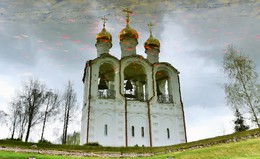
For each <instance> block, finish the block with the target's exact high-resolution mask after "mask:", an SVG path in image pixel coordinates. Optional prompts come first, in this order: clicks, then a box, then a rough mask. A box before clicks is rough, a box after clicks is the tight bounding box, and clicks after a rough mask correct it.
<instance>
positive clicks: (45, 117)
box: [41, 104, 49, 141]
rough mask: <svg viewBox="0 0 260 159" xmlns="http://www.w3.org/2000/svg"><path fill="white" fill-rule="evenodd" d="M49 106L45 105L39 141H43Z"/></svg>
mask: <svg viewBox="0 0 260 159" xmlns="http://www.w3.org/2000/svg"><path fill="white" fill-rule="evenodd" d="M48 107H49V104H47V106H46V109H45V113H44V119H43V124H42V135H41V141H43V134H44V128H45V123H46V120H47V111H48Z"/></svg>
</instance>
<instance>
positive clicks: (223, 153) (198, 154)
mask: <svg viewBox="0 0 260 159" xmlns="http://www.w3.org/2000/svg"><path fill="white" fill-rule="evenodd" d="M29 156H35V157H36V158H37V159H81V158H82V159H83V158H85V157H80V158H79V157H68V156H50V155H41V154H31V153H15V152H8V151H0V159H26V158H27V157H29ZM167 156H174V159H243V158H250V159H260V138H255V139H248V140H245V141H240V142H236V143H228V144H221V145H215V146H211V147H205V148H200V149H194V150H186V151H182V152H173V153H167V154H161V155H155V156H153V157H143V159H165V158H166V157H167ZM88 159H101V158H98V157H88ZM125 159H130V158H125Z"/></svg>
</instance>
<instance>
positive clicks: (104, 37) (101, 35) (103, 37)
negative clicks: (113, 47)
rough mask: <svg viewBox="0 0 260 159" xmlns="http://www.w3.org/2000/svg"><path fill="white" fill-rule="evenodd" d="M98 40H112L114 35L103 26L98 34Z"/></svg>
mask: <svg viewBox="0 0 260 159" xmlns="http://www.w3.org/2000/svg"><path fill="white" fill-rule="evenodd" d="M96 40H97V42H96V43H98V42H110V43H111V42H112V36H111V34H110V33H109V32H108V31H107V30H106V29H105V27H103V29H102V31H101V32H100V33H98V34H97V36H96Z"/></svg>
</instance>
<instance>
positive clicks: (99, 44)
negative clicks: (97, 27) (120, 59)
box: [95, 17, 112, 57]
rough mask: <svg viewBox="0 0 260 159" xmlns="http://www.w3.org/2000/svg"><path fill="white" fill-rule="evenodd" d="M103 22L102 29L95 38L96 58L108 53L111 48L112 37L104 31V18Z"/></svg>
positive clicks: (104, 18)
mask: <svg viewBox="0 0 260 159" xmlns="http://www.w3.org/2000/svg"><path fill="white" fill-rule="evenodd" d="M102 20H103V29H102V30H101V32H100V33H98V34H97V36H96V45H95V46H96V48H97V56H98V57H99V56H101V55H102V54H105V53H109V49H110V48H111V47H112V36H111V34H110V33H109V32H108V31H107V30H106V28H105V24H106V20H107V19H106V17H103V18H102Z"/></svg>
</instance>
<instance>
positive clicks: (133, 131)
mask: <svg viewBox="0 0 260 159" xmlns="http://www.w3.org/2000/svg"><path fill="white" fill-rule="evenodd" d="M134 136H135V127H134V126H132V137H134Z"/></svg>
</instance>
